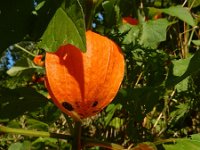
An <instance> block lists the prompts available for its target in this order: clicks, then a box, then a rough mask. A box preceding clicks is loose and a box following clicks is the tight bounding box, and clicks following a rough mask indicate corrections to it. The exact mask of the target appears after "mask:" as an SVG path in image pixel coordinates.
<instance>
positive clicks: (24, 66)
mask: <svg viewBox="0 0 200 150" xmlns="http://www.w3.org/2000/svg"><path fill="white" fill-rule="evenodd" d="M36 69H40V70H42V69H43V68H42V67H38V66H36V65H35V64H34V63H33V61H32V60H30V59H29V58H23V59H20V60H19V61H17V62H16V64H15V66H13V67H12V68H10V69H9V70H8V71H7V74H8V75H9V76H17V75H18V76H19V75H20V74H21V73H22V72H23V71H28V70H30V71H31V70H32V71H33V70H36Z"/></svg>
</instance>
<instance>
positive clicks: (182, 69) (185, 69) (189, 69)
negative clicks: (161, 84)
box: [167, 51, 200, 86]
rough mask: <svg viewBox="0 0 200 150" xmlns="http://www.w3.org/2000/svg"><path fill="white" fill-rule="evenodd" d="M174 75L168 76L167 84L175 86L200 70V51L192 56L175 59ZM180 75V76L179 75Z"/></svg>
mask: <svg viewBox="0 0 200 150" xmlns="http://www.w3.org/2000/svg"><path fill="white" fill-rule="evenodd" d="M173 64H175V65H173V75H171V77H169V78H168V80H167V84H168V85H169V86H173V85H176V84H178V83H179V82H181V81H182V80H184V79H185V78H187V77H188V76H190V75H192V74H194V73H196V72H197V71H199V70H200V51H197V52H196V53H195V54H194V55H193V56H192V57H189V58H187V59H183V60H177V61H173ZM177 75H178V76H177Z"/></svg>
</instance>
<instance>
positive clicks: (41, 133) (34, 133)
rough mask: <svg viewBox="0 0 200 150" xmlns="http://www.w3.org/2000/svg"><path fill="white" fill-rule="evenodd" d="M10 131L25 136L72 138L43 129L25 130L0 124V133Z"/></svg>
mask: <svg viewBox="0 0 200 150" xmlns="http://www.w3.org/2000/svg"><path fill="white" fill-rule="evenodd" d="M1 132H3V133H11V134H20V135H25V136H34V137H51V138H61V139H66V138H68V139H70V140H71V139H72V137H71V135H65V134H57V133H49V132H44V131H35V130H26V129H16V128H9V127H5V126H1V125H0V133H1Z"/></svg>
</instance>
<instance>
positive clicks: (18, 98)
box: [0, 88, 48, 119]
mask: <svg viewBox="0 0 200 150" xmlns="http://www.w3.org/2000/svg"><path fill="white" fill-rule="evenodd" d="M47 102H48V99H47V98H46V97H44V96H43V95H41V94H39V93H38V92H36V91H35V90H34V89H31V88H17V89H14V90H10V89H5V88H1V89H0V118H1V119H7V118H8V119H13V118H16V117H19V116H21V115H23V114H24V113H26V112H32V111H35V110H37V109H38V108H39V107H44V106H45V104H46V103H47Z"/></svg>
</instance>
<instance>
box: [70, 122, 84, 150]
mask: <svg viewBox="0 0 200 150" xmlns="http://www.w3.org/2000/svg"><path fill="white" fill-rule="evenodd" d="M81 124H82V123H81V122H80V121H76V122H75V127H74V140H73V142H72V148H73V149H74V150H81V147H82V145H81Z"/></svg>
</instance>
